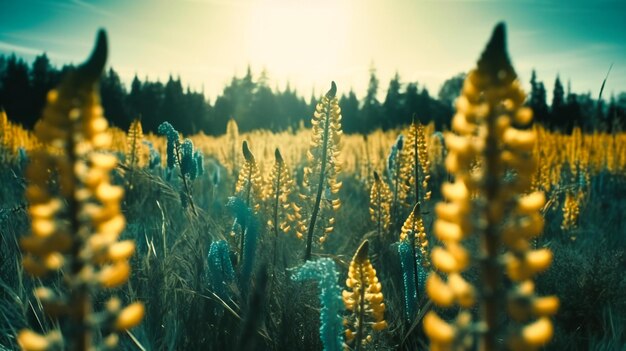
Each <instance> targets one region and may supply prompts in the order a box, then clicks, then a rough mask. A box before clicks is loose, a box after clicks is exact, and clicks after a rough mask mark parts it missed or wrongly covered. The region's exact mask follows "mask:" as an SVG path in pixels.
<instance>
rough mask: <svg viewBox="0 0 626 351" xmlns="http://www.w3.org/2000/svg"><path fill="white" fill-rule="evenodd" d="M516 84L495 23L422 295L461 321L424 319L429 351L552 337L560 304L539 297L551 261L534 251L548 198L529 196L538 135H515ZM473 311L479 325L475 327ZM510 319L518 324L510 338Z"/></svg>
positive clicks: (466, 103)
mask: <svg viewBox="0 0 626 351" xmlns="http://www.w3.org/2000/svg"><path fill="white" fill-rule="evenodd" d="M516 78H517V76H516V74H515V71H514V69H513V67H512V66H511V63H510V61H509V58H508V55H507V53H506V47H505V33H504V24H499V25H498V26H496V28H495V30H494V33H493V36H492V38H491V40H490V41H489V43H488V45H487V48H486V49H485V51H484V53H483V54H482V56H481V58H480V60H479V61H478V67H477V68H476V69H474V70H473V71H471V72H470V73H469V74H468V77H467V79H466V80H465V83H464V85H463V91H462V95H461V96H460V97H459V99H458V100H457V114H456V115H455V116H454V119H453V121H452V128H453V130H454V132H455V134H453V133H448V134H447V135H446V145H447V146H448V149H449V153H448V156H447V157H446V161H445V163H446V167H447V169H448V171H449V172H450V173H451V174H453V175H454V179H455V180H454V182H452V183H446V184H444V185H443V187H442V194H443V196H444V198H445V199H447V200H448V202H442V203H439V204H438V205H437V207H436V213H437V217H438V219H437V221H436V222H435V225H434V232H435V234H436V235H437V237H438V238H439V240H441V242H442V243H443V244H444V245H445V246H444V247H438V248H436V249H433V251H432V263H433V266H434V268H435V269H436V272H433V273H432V274H431V275H430V276H429V277H428V281H427V286H426V289H427V291H428V294H429V296H430V298H431V299H432V301H433V302H434V303H435V304H437V305H438V306H440V307H452V306H454V305H457V306H459V307H460V312H459V313H458V315H457V317H456V319H455V321H453V323H452V324H449V323H448V322H446V321H444V320H443V319H441V318H440V317H439V316H438V315H437V314H436V313H435V312H433V311H431V312H429V313H428V314H427V315H426V316H425V318H424V330H425V332H426V334H427V335H428V337H429V338H430V340H431V348H432V349H437V350H440V349H460V348H470V347H471V346H472V345H473V344H474V341H473V338H474V336H475V335H476V334H477V336H478V338H479V340H478V344H479V345H478V346H479V348H480V349H481V350H486V351H491V350H499V349H502V348H503V346H504V345H502V342H501V341H500V340H505V344H506V346H507V347H508V348H509V349H512V350H536V349H538V348H539V347H541V346H542V345H544V344H545V343H547V342H548V341H549V340H550V338H551V337H552V333H553V328H552V323H551V322H550V319H549V316H550V315H552V314H554V313H555V312H556V310H557V308H558V299H557V298H555V297H538V296H536V295H535V293H534V283H533V281H532V278H533V277H534V276H535V275H536V274H537V273H540V272H543V271H545V270H546V269H547V268H548V267H549V266H550V262H551V259H552V254H551V252H550V250H549V249H545V248H544V249H539V250H532V249H531V245H530V243H529V240H531V239H533V238H535V237H537V236H538V235H540V234H541V232H542V231H543V224H544V221H543V217H542V216H541V213H540V210H541V208H542V207H543V206H544V204H545V196H544V194H543V193H542V192H530V187H531V176H532V174H533V172H534V171H535V160H534V158H533V154H532V151H533V148H534V146H535V140H536V136H535V130H532V129H518V127H525V126H528V124H529V123H530V122H531V120H532V111H531V110H530V109H529V108H526V107H523V104H524V101H525V95H524V93H523V92H522V90H521V87H520V83H519V81H518V80H517V79H516ZM476 167H477V168H476ZM470 194H474V196H470ZM473 234H474V235H480V241H481V251H480V254H479V255H478V256H477V257H476V258H471V257H470V255H469V252H468V250H467V249H466V248H465V247H464V245H463V241H464V239H466V238H468V237H469V236H470V235H473ZM472 264H474V265H477V266H478V267H479V269H480V281H479V284H478V286H477V287H474V286H473V285H472V284H470V283H469V282H468V281H467V280H466V278H465V277H463V273H464V272H465V271H467V270H468V268H469V267H470V265H472ZM446 276H447V278H446ZM477 303H478V305H479V310H480V314H479V321H478V322H476V323H472V313H471V312H470V311H471V309H472V308H474V306H475V305H476V304H477ZM505 311H507V312H508V316H509V318H510V320H511V321H512V325H511V326H509V328H508V329H507V328H504V326H505V325H504V324H503V323H502V321H503V320H505V319H506V317H505V316H504V313H505Z"/></svg>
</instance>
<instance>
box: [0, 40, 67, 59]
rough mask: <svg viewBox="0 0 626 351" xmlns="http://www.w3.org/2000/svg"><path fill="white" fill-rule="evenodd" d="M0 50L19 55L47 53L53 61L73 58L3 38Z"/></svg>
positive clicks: (0, 41)
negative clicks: (17, 43) (13, 42)
mask: <svg viewBox="0 0 626 351" xmlns="http://www.w3.org/2000/svg"><path fill="white" fill-rule="evenodd" d="M0 52H4V53H15V54H18V55H20V56H37V55H41V54H43V53H44V52H45V53H46V55H48V57H49V58H51V59H53V60H55V61H64V62H69V61H72V60H73V58H72V57H70V56H67V55H63V54H58V53H56V52H51V51H46V50H42V49H40V48H36V47H30V46H24V45H16V44H12V43H9V42H6V41H3V40H0Z"/></svg>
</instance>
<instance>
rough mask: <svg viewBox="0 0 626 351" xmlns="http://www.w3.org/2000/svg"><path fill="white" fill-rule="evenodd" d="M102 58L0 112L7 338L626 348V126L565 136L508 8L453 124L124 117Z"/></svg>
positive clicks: (185, 346) (1, 314)
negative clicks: (148, 124) (546, 117)
mask: <svg viewBox="0 0 626 351" xmlns="http://www.w3.org/2000/svg"><path fill="white" fill-rule="evenodd" d="M109 45H111V46H114V45H115V43H114V42H111V43H108V42H107V37H106V34H105V32H100V33H99V34H98V37H97V40H96V44H95V48H94V49H93V53H92V54H91V56H90V57H89V58H88V59H87V60H86V61H85V63H83V64H82V65H80V66H78V67H76V68H75V69H73V70H69V71H68V72H66V74H65V75H64V76H63V78H62V80H61V83H60V85H58V86H57V87H56V88H54V89H53V90H51V91H50V92H48V93H47V102H46V106H45V108H44V110H43V112H42V118H41V119H40V120H39V121H38V122H37V124H36V125H35V127H34V129H33V130H32V131H31V130H26V129H24V128H23V127H21V126H19V125H17V124H15V123H13V122H11V121H10V120H9V119H8V117H7V114H6V113H5V112H4V111H3V112H0V114H1V115H0V163H1V165H2V167H1V168H0V185H1V186H0V287H1V288H0V350H17V349H23V350H33V351H35V350H62V349H68V350H328V351H332V350H425V349H431V350H475V349H480V350H501V349H511V350H539V349H546V350H626V292H625V291H626V279H625V278H624V273H623V272H624V270H625V269H626V251H625V249H626V233H625V231H624V226H626V199H625V196H626V133H625V132H622V131H621V130H620V129H619V128H615V129H614V130H612V131H611V132H607V131H599V130H595V131H583V130H582V129H581V128H579V127H575V128H574V129H573V131H572V132H571V133H567V134H566V133H560V132H557V131H552V130H549V129H546V128H544V127H543V126H542V125H541V124H538V123H533V110H532V109H531V108H530V107H528V106H527V105H526V94H525V93H524V91H523V89H522V88H521V84H520V83H519V81H518V79H517V75H516V72H515V69H514V67H513V66H512V64H511V61H510V59H509V55H508V53H507V48H506V33H505V27H504V25H503V24H500V25H498V26H496V28H495V29H494V31H493V34H492V36H491V38H488V40H487V44H486V46H485V48H484V50H483V51H482V54H481V55H480V57H478V58H477V60H476V62H477V63H476V66H475V67H473V68H472V67H468V69H471V71H469V73H468V75H467V77H466V78H465V80H464V83H463V85H462V88H461V94H460V96H459V97H458V99H457V100H456V103H455V114H454V117H453V118H452V121H451V128H449V129H448V128H446V129H437V128H436V126H435V124H434V123H430V124H423V123H421V122H420V121H419V120H417V119H416V120H414V121H413V122H412V123H411V124H409V125H406V126H404V127H402V128H395V129H389V130H386V131H382V130H376V131H374V132H371V133H369V134H367V135H361V134H345V133H343V129H342V112H341V110H342V106H341V105H340V103H339V99H338V97H337V90H338V89H341V88H342V87H341V82H340V81H337V82H332V83H331V82H328V83H329V88H328V92H326V93H325V94H324V95H322V96H320V97H319V100H318V101H317V104H316V106H315V111H311V115H310V123H311V127H310V128H305V127H301V128H298V129H293V128H292V129H288V130H286V131H283V132H270V131H265V130H254V131H250V132H241V133H240V132H239V130H238V125H237V123H236V122H235V120H231V121H229V122H228V124H227V130H226V133H225V134H224V135H221V136H209V135H205V134H202V133H200V134H195V135H182V134H181V133H179V132H178V131H177V123H176V119H175V118H172V120H171V121H170V122H164V123H163V124H161V125H160V126H159V127H158V133H156V134H153V133H144V132H143V130H142V122H141V120H140V119H137V120H135V121H134V122H133V123H132V124H131V126H130V128H129V129H128V130H120V129H118V128H113V127H109V125H108V122H107V119H106V118H105V114H106V111H103V109H102V107H101V104H100V95H99V91H98V88H97V87H98V85H97V82H98V80H99V79H100V77H101V73H102V70H103V67H104V65H105V63H106V59H107V50H108V46H109Z"/></svg>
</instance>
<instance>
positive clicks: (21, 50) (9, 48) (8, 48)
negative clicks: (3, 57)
mask: <svg viewBox="0 0 626 351" xmlns="http://www.w3.org/2000/svg"><path fill="white" fill-rule="evenodd" d="M0 51H5V52H14V53H16V54H22V55H39V54H41V50H39V49H35V48H31V47H27V46H22V45H15V44H11V43H7V42H6V41H0Z"/></svg>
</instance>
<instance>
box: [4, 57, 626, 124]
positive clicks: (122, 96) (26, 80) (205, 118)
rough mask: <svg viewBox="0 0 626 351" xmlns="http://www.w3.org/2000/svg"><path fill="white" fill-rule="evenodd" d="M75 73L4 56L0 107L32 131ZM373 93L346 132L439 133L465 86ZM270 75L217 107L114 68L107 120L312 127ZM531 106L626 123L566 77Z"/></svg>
mask: <svg viewBox="0 0 626 351" xmlns="http://www.w3.org/2000/svg"><path fill="white" fill-rule="evenodd" d="M70 68H71V66H68V65H66V66H63V67H61V68H60V69H58V68H56V67H54V66H53V65H51V63H50V60H49V58H48V57H47V56H46V54H42V55H39V56H37V57H36V58H35V59H34V60H33V62H32V63H31V64H28V63H27V62H26V61H25V60H23V59H21V58H19V57H17V56H15V55H10V56H4V55H0V107H2V108H4V109H5V110H6V112H7V115H8V116H9V118H10V119H12V120H13V121H15V122H18V123H21V124H22V125H24V126H25V127H27V128H32V127H33V126H34V124H35V123H36V121H37V120H38V119H39V117H40V115H41V111H42V109H43V106H44V104H45V97H46V94H47V92H48V91H49V90H50V89H51V88H53V87H54V86H56V85H57V84H58V82H59V81H60V77H61V76H62V75H63V74H64V73H65V72H66V71H67V70H69V69H70ZM369 73H370V78H369V83H368V86H367V91H366V93H365V96H364V97H363V98H362V99H358V98H357V96H356V93H355V92H354V91H353V90H352V89H350V90H349V91H348V92H347V93H344V94H343V95H341V97H340V106H341V108H342V115H343V120H342V124H343V129H344V131H345V132H346V133H367V132H370V131H372V130H374V129H376V128H382V129H385V130H386V129H390V128H395V127H398V126H402V125H406V124H408V123H410V122H411V121H412V120H413V119H415V120H419V121H421V122H423V123H428V122H431V121H434V122H435V124H436V126H437V127H438V128H444V127H446V126H448V127H449V125H450V120H451V118H452V115H453V113H454V100H455V99H456V97H457V96H458V95H459V92H460V90H461V88H462V86H463V80H464V78H465V75H464V74H462V73H461V74H458V75H455V76H454V77H452V78H450V79H448V80H446V81H445V82H444V83H443V85H442V87H441V89H440V90H439V92H438V94H437V95H436V96H431V94H430V93H429V91H428V89H426V88H425V87H421V86H420V85H419V84H418V83H417V82H409V83H403V82H402V80H401V78H400V75H399V74H397V73H396V74H395V75H394V77H392V78H391V80H390V81H389V83H388V85H387V91H386V94H385V95H384V96H385V98H384V99H383V100H382V101H380V100H379V98H378V97H379V96H382V94H380V92H382V90H381V87H380V81H379V79H378V77H377V75H376V71H375V70H374V69H371V70H370V72H369ZM268 82H269V79H268V77H267V73H266V72H265V71H262V72H261V73H260V74H259V75H258V77H255V75H254V74H253V73H252V70H251V69H250V68H249V67H248V69H247V71H246V73H245V74H244V75H243V76H242V77H237V76H234V77H233V78H232V79H231V81H230V82H229V83H228V84H227V85H226V86H225V87H224V89H223V91H222V93H221V94H220V95H219V96H218V97H217V98H216V100H215V102H214V103H213V104H211V103H210V101H208V100H207V99H206V97H205V96H204V94H203V93H202V92H198V91H194V90H192V89H190V88H189V87H184V86H183V83H182V82H181V80H180V78H174V77H172V76H170V77H169V79H168V80H167V81H166V82H165V83H163V82H160V81H158V80H157V81H151V80H149V79H148V78H146V79H143V80H141V79H139V77H137V76H135V77H134V78H133V80H132V82H131V84H130V87H129V88H127V87H126V86H125V85H124V84H123V82H122V80H121V79H120V76H119V74H118V73H117V72H115V70H114V69H113V68H110V69H108V70H107V71H106V72H105V74H104V75H103V77H102V79H101V81H100V93H101V97H102V105H103V107H104V110H105V115H106V116H107V118H108V119H109V121H110V122H111V124H112V125H114V126H117V127H119V128H122V129H127V128H128V126H129V125H130V123H131V121H132V120H134V119H135V118H141V120H142V125H143V128H144V130H145V131H152V132H156V130H157V127H158V126H159V125H160V124H161V123H162V122H165V121H170V122H172V123H175V125H176V127H177V129H179V130H180V131H181V132H182V133H183V134H194V133H197V132H200V131H202V132H204V133H206V134H211V135H219V134H223V133H224V132H225V131H226V123H227V122H228V120H229V119H230V118H234V119H235V120H236V121H237V124H238V125H239V130H240V131H242V132H245V131H249V130H254V129H269V130H272V131H282V130H286V129H289V128H292V129H295V128H298V127H300V126H302V125H304V126H308V125H309V123H310V119H311V114H312V113H313V111H314V109H315V104H316V99H317V98H318V97H317V96H311V97H310V98H309V99H308V101H307V99H305V98H304V97H302V96H301V95H300V94H299V93H298V92H297V91H296V90H295V89H292V88H291V87H290V85H289V84H287V86H286V87H285V88H284V89H283V90H280V89H278V88H271V87H270V86H269V83H268ZM530 84H531V89H530V92H529V94H528V101H527V104H528V105H529V106H531V107H532V108H533V109H534V111H535V118H536V121H538V122H539V123H542V124H544V125H545V126H547V127H548V128H551V129H558V130H563V131H565V132H570V131H571V130H572V128H573V127H574V126H581V127H583V128H585V129H602V130H609V131H610V130H614V129H616V128H618V129H620V130H621V129H622V127H623V126H624V125H625V124H626V93H621V94H619V95H618V96H617V97H616V96H611V97H610V100H609V102H608V103H606V102H605V101H604V100H602V99H593V98H592V96H591V94H590V93H586V94H576V93H573V92H571V89H569V84H568V88H567V91H565V89H564V87H563V84H562V82H561V80H560V78H559V77H558V76H557V77H556V80H555V82H554V89H553V96H552V98H551V100H550V101H551V103H550V105H548V97H547V93H546V89H545V86H544V84H543V82H541V81H539V80H538V78H537V75H536V74H535V72H534V71H533V73H532V77H531V81H530Z"/></svg>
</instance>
